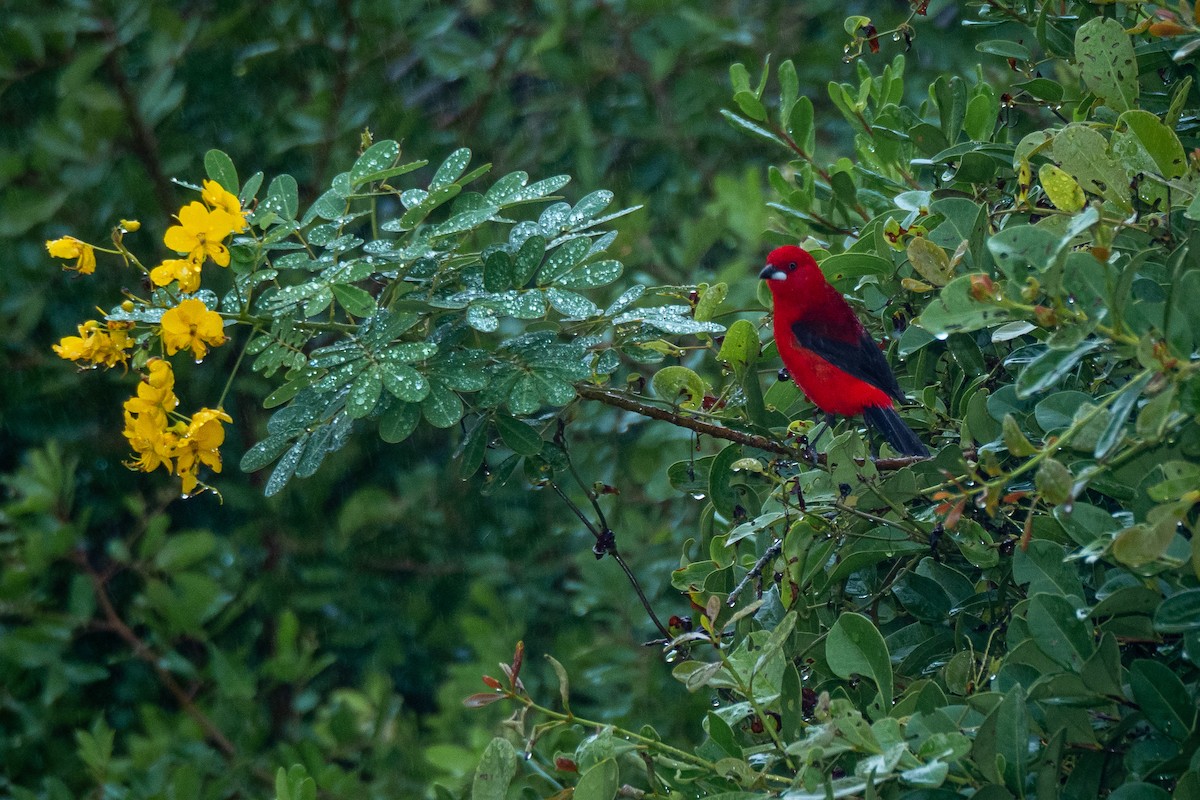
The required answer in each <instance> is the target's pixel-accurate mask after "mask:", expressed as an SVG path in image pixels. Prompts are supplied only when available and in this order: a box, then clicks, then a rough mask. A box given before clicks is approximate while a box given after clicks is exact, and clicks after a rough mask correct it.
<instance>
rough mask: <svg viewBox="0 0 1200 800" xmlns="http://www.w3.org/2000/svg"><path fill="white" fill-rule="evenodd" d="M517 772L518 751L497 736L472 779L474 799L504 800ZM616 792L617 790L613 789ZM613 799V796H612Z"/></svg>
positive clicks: (486, 749) (489, 744)
mask: <svg viewBox="0 0 1200 800" xmlns="http://www.w3.org/2000/svg"><path fill="white" fill-rule="evenodd" d="M516 774H517V752H516V750H514V749H513V746H512V744H511V743H510V742H509V741H508V740H507V739H502V738H500V737H496V738H495V739H492V741H490V742H488V746H487V747H486V748H484V751H483V757H482V758H481V759H479V766H478V767H476V768H475V778H474V780H472V781H471V797H472V800H504V798H505V797H507V796H508V785H509V784H510V783H512V779H513V777H515V776H516ZM613 793H614V794H616V790H615V789H614V790H613ZM610 800H611V798H610Z"/></svg>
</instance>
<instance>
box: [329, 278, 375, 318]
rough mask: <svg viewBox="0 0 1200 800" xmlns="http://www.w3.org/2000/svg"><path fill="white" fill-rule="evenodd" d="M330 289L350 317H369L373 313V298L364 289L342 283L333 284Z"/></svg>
mask: <svg viewBox="0 0 1200 800" xmlns="http://www.w3.org/2000/svg"><path fill="white" fill-rule="evenodd" d="M330 288H331V289H332V290H333V296H334V297H336V298H337V301H338V302H339V303H341V305H342V308H344V309H346V312H347V313H348V314H350V315H351V316H354V317H369V316H371V315H372V314H374V313H375V310H376V308H375V298H374V297H372V296H371V293H370V292H368V291H366V290H365V289H360V288H358V287H357V286H349V285H347V284H344V283H335V284H333V285H332V286H331V287H330Z"/></svg>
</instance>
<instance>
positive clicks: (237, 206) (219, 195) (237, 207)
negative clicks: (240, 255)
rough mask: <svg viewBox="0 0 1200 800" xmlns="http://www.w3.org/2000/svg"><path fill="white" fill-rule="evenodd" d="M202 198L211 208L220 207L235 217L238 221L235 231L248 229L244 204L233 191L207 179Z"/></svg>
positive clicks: (201, 193) (201, 194)
mask: <svg viewBox="0 0 1200 800" xmlns="http://www.w3.org/2000/svg"><path fill="white" fill-rule="evenodd" d="M200 199H201V200H203V201H204V202H205V203H207V204H208V207H209V208H213V209H220V210H221V211H224V212H226V213H227V214H229V216H231V217H233V218H234V219H235V220H236V221H237V224H236V225H235V227H234V228H233V232H234V233H241V232H242V231H244V230H246V214H245V212H243V211H242V204H241V202H240V201H239V200H238V199H237V195H235V194H234V193H233V192H230V191H227V190H226V189H225V187H223V186H222V185H221V184H219V183H217V182H216V181H205V182H204V191H202V192H200Z"/></svg>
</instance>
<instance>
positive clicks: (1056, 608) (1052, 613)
mask: <svg viewBox="0 0 1200 800" xmlns="http://www.w3.org/2000/svg"><path fill="white" fill-rule="evenodd" d="M1078 610H1079V609H1078V607H1077V606H1076V604H1075V603H1072V602H1071V601H1070V600H1068V599H1067V598H1065V597H1062V596H1060V595H1057V594H1045V593H1039V594H1035V595H1033V596H1032V597H1030V598H1029V610H1028V613H1027V614H1026V621H1027V622H1028V624H1029V632H1030V633H1031V634H1032V635H1033V638H1034V641H1035V642H1036V643H1037V646H1038V649H1040V650H1041V651H1042V652H1043V653H1045V654H1046V655H1047V656H1049V657H1050V658H1051V659H1052V660H1053V661H1054V662H1055V663H1057V664H1060V665H1062V666H1063V667H1064V668H1066V669H1069V670H1071V671H1073V672H1079V671H1080V670H1081V669H1082V668H1083V663H1084V662H1085V661H1087V660H1088V658H1090V657H1091V655H1092V653H1093V652H1095V650H1096V645H1095V643H1094V642H1093V641H1092V630H1091V625H1090V624H1089V623H1087V622H1085V621H1084V620H1082V619H1080V618H1079V616H1078V614H1077V613H1076V612H1077V611H1078Z"/></svg>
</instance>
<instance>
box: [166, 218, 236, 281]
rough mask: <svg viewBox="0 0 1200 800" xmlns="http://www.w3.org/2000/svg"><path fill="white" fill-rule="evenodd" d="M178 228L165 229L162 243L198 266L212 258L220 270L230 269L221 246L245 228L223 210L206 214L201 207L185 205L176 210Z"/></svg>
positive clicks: (175, 226)
mask: <svg viewBox="0 0 1200 800" xmlns="http://www.w3.org/2000/svg"><path fill="white" fill-rule="evenodd" d="M177 218H178V220H179V224H178V225H172V226H171V227H169V228H167V232H166V233H165V234H164V235H163V243H164V244H166V246H167V247H169V248H171V249H172V250H174V251H175V252H176V253H182V254H184V255H186V256H187V257H188V258H189V259H191V260H192V261H195V262H196V263H201V262H202V261H204V259H205V257H206V256H208V257H211V258H212V260H213V261H215V262H216V263H217V264H218V265H220V266H222V267H228V266H229V248H228V247H226V246H225V245H224V243H223V240H224V239H225V238H226V237H228V236H229V235H230V234H231V233H233V232H234V230H236V229H239V228H238V226H239V225H242V226H244V225H245V221H244V220H242V221H240V222H239V220H238V219H237V218H236V217H234V216H233V215H232V214H230V213H229V212H228V211H225V210H224V209H220V208H218V209H214V210H212V211H209V210H208V209H207V208H205V207H204V204H203V203H188V204H187V205H186V206H184V207H183V208H181V209H179V214H178V216H177Z"/></svg>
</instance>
